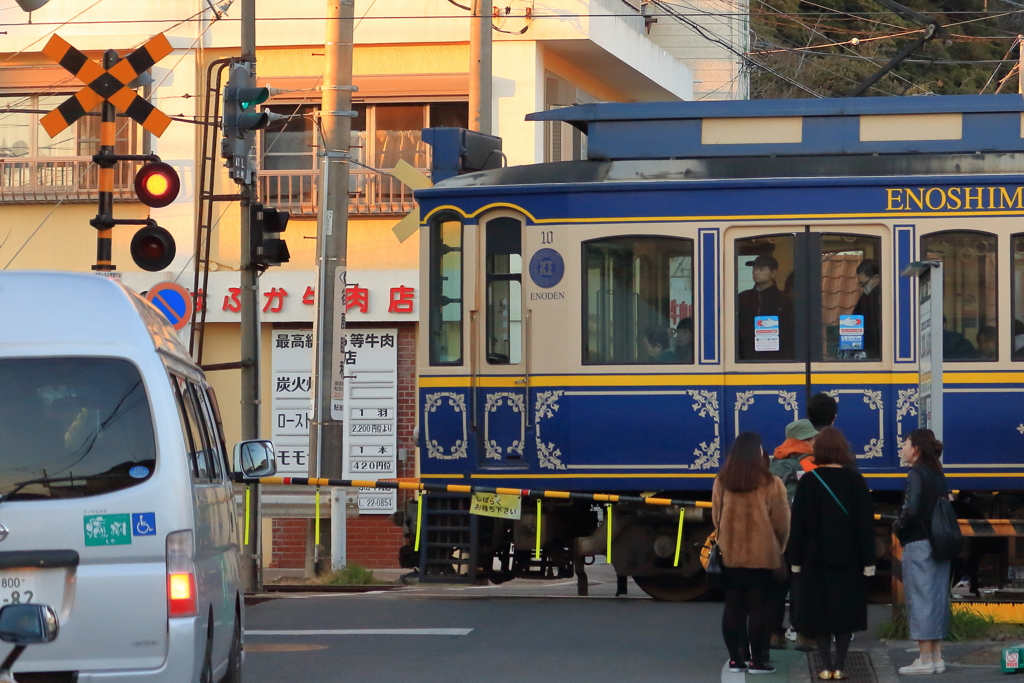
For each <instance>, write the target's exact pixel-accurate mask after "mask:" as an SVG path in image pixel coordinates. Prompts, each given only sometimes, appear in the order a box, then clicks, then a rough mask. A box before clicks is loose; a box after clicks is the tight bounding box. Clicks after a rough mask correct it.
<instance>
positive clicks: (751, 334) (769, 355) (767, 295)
mask: <svg viewBox="0 0 1024 683" xmlns="http://www.w3.org/2000/svg"><path fill="white" fill-rule="evenodd" d="M746 265H747V266H748V267H750V268H751V271H750V276H751V279H752V280H753V283H754V286H753V287H751V288H750V289H748V290H746V291H743V292H740V293H739V296H738V297H737V301H736V310H737V321H736V328H737V334H738V336H739V348H738V351H739V353H738V355H739V360H741V361H752V360H787V359H789V358H791V357H792V351H791V350H790V349H789V348H788V347H789V345H790V344H791V342H790V340H791V338H792V325H793V316H792V305H791V302H790V300H789V297H787V296H786V295H785V293H783V292H782V290H780V289H779V287H778V284H776V281H775V278H776V276H777V275H778V272H779V262H778V260H777V259H776V258H775V257H774V256H771V255H768V254H759V255H758V256H757V257H756V258H755V259H754V260H752V261H747V262H746ZM773 330H774V334H773V333H772V331H773Z"/></svg>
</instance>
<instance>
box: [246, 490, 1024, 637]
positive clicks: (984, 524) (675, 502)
mask: <svg viewBox="0 0 1024 683" xmlns="http://www.w3.org/2000/svg"><path fill="white" fill-rule="evenodd" d="M234 480H235V482H237V483H252V481H251V480H246V479H245V478H244V477H242V476H241V475H239V474H236V475H235V477H234ZM256 481H257V483H259V484H264V485H271V486H315V487H316V491H317V494H316V495H317V498H316V499H317V505H316V506H315V514H316V522H315V534H316V541H315V542H316V543H317V544H319V543H320V505H319V500H320V488H321V487H332V488H378V489H392V490H399V491H416V492H417V494H422V493H463V494H470V495H472V494H494V495H506V496H520V497H522V498H524V499H526V498H535V499H536V500H537V538H536V543H535V547H534V557H535V558H538V559H539V558H540V552H541V547H540V545H541V532H540V529H541V523H540V522H541V509H542V502H543V500H544V499H555V500H580V501H588V502H592V503H603V504H605V506H606V510H607V513H608V514H607V517H606V519H607V531H608V533H607V544H608V547H607V557H608V562H609V563H610V562H611V558H612V515H611V506H612V505H613V504H615V503H638V504H643V505H653V506H658V507H678V508H679V526H678V529H677V532H676V550H675V560H674V566H676V567H678V566H679V551H680V548H681V546H682V538H683V524H684V521H685V517H686V508H687V507H696V508H710V507H711V503H710V502H709V501H706V500H679V499H674V498H655V497H653V496H649V497H644V496H624V495H618V494H611V493H583V492H579V491H549V490H544V489H516V488H508V487H500V486H499V487H494V486H470V485H465V484H435V483H428V482H423V481H420V480H418V479H406V480H401V479H392V480H376V479H372V480H362V479H314V478H307V477H263V478H262V479H258V480H256ZM245 505H246V515H245V519H246V522H245V537H246V538H248V536H249V514H248V511H249V497H248V496H246V498H245ZM874 517H875V521H880V522H895V521H896V519H897V518H896V516H895V515H881V514H877V515H875V516H874ZM422 520H423V497H422V496H421V495H418V496H417V502H416V538H415V545H414V550H415V551H416V552H418V551H419V546H420V528H421V526H422ZM958 521H959V522H960V531H961V532H962V533H963V535H964V537H965V538H968V539H970V538H984V537H1000V536H1001V537H1024V519H961V520H958ZM892 553H893V568H892V595H893V602H894V604H902V603H903V597H904V596H903V574H902V558H903V548H902V547H901V546H900V544H899V541H898V540H897V539H896V536H895V534H894V535H893V536H892ZM953 608H954V609H972V610H975V611H977V612H980V613H982V614H992V615H993V616H994V617H995V619H996V621H1001V622H1007V623H1024V601H1021V602H991V601H984V600H958V601H956V602H954V603H953Z"/></svg>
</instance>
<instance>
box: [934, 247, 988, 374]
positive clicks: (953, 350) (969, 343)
mask: <svg viewBox="0 0 1024 683" xmlns="http://www.w3.org/2000/svg"><path fill="white" fill-rule="evenodd" d="M921 258H922V260H926V261H942V280H943V286H942V304H943V311H942V359H943V360H944V361H978V360H999V348H998V347H999V318H998V308H999V301H998V290H997V286H998V285H997V282H996V236H995V235H990V234H987V233H982V232H969V231H966V230H957V231H953V230H951V231H948V232H937V233H932V234H931V235H925V236H924V237H922V238H921Z"/></svg>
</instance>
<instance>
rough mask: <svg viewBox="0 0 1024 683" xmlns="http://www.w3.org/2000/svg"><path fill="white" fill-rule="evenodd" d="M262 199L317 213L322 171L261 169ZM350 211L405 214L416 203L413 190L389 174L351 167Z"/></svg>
mask: <svg viewBox="0 0 1024 683" xmlns="http://www.w3.org/2000/svg"><path fill="white" fill-rule="evenodd" d="M259 184H260V186H259V187H260V201H261V202H263V203H264V204H267V205H268V206H273V207H275V208H277V209H282V210H284V211H288V212H289V213H290V214H291V215H293V216H315V215H316V213H317V209H318V207H319V206H320V172H319V171H316V170H303V171H260V172H259ZM348 188H349V203H348V206H349V214H351V215H359V216H404V215H405V214H407V213H409V212H410V211H412V210H413V208H414V207H415V205H416V203H415V202H414V201H413V198H412V190H411V189H409V188H408V187H406V186H405V185H403V184H402V183H401V182H399V181H398V180H397V179H395V178H392V177H391V176H389V175H383V174H379V173H374V172H373V171H365V170H362V169H352V170H351V171H349V183H348Z"/></svg>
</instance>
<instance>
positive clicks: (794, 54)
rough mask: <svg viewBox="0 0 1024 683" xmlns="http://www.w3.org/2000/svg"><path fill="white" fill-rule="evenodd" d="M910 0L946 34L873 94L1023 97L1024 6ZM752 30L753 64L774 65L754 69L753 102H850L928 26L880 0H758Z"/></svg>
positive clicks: (1003, 0) (988, 0) (996, 0)
mask: <svg viewBox="0 0 1024 683" xmlns="http://www.w3.org/2000/svg"><path fill="white" fill-rule="evenodd" d="M900 1H901V2H902V4H905V5H906V6H908V7H911V8H913V9H915V10H917V11H918V12H920V13H922V14H926V15H928V16H929V17H933V18H935V19H937V20H938V22H939V23H940V24H941V25H942V27H943V28H942V31H941V35H940V37H938V38H935V39H932V40H930V41H928V42H927V43H925V44H924V45H923V46H922V47H921V48H919V49H918V50H917V51H916V52H915V53H914V54H913V55H911V56H910V57H909V58H908V59H907V60H906V61H904V62H903V63H902V64H900V65H899V66H897V67H896V68H895V69H894V70H893V71H891V72H890V73H889V74H887V75H886V76H884V77H883V78H882V79H881V80H880V81H879V82H878V83H876V84H875V85H874V86H872V88H871V89H869V90H868V91H867V92H866V93H865V96H886V95H929V94H936V95H964V94H978V93H981V92H986V93H993V92H995V91H996V89H997V88H998V87H1000V85H1001V87H1002V89H1001V92H1004V93H1007V92H1010V93H1012V92H1017V86H1018V83H1017V79H1018V75H1017V69H1016V64H1017V60H1018V59H1019V52H1018V50H1019V47H1018V46H1017V39H1018V33H1019V32H1022V31H1024V3H1021V4H1018V3H1017V2H1011V1H1010V0H910V1H909V2H906V1H905V0H900ZM750 27H751V46H750V51H751V55H750V56H751V59H752V61H753V62H755V63H756V64H757V65H761V66H763V67H765V68H760V67H759V66H752V67H751V68H752V69H753V73H752V74H751V93H750V96H751V98H752V99H765V98H773V99H774V98H795V97H813V95H812V94H811V93H809V92H807V91H806V90H811V91H814V92H815V93H818V94H820V95H823V96H825V97H842V96H844V95H846V94H847V93H848V92H849V91H850V90H852V89H853V88H854V87H855V86H856V85H857V84H858V83H859V82H860V81H861V80H863V79H864V78H866V77H867V76H868V75H870V74H871V73H874V72H875V71H877V70H878V69H879V68H880V67H881V66H883V65H885V64H886V63H887V62H888V61H889V60H890V59H891V58H892V57H893V56H894V55H896V54H897V53H899V52H900V50H902V49H903V48H904V47H905V46H906V45H907V44H908V43H910V42H913V41H914V40H916V39H918V38H919V37H920V36H921V34H922V31H923V29H924V27H923V26H921V25H920V24H919V23H917V22H913V21H908V20H907V19H904V18H902V17H900V16H898V15H897V14H895V13H894V12H892V11H890V10H888V9H886V8H885V7H884V6H882V5H879V4H877V3H875V2H874V1H873V0H815V1H813V2H812V1H811V0H751V3H750ZM770 70H772V71H775V72H776V73H775V74H773V73H771V72H770ZM786 79H788V81H792V82H788V81H787V80H786ZM1003 81H1005V82H1003ZM797 84H800V85H797ZM800 86H803V88H806V90H805V89H803V88H801V87H800Z"/></svg>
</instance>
